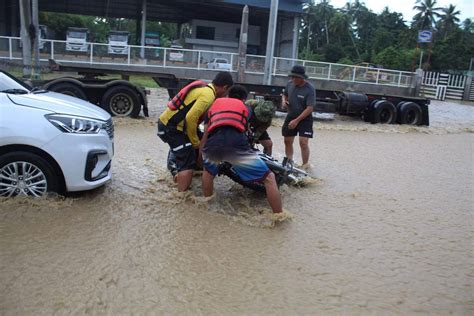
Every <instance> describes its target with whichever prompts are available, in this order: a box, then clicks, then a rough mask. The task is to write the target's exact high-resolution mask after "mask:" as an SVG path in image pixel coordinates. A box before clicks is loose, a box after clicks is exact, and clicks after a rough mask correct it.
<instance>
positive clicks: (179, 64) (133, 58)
mask: <svg viewBox="0 0 474 316" xmlns="http://www.w3.org/2000/svg"><path fill="white" fill-rule="evenodd" d="M41 42H42V43H41V45H40V47H42V49H41V50H40V60H41V61H47V60H48V59H50V58H51V59H54V60H56V61H57V62H68V63H82V64H91V65H94V64H95V65H130V66H142V67H147V68H149V67H157V68H163V67H166V68H180V69H183V68H184V69H197V70H216V69H223V70H224V69H225V70H228V69H230V71H232V72H236V71H237V59H238V54H236V53H228V52H216V51H207V50H191V49H176V48H165V47H149V46H136V45H127V49H126V50H125V52H126V54H112V53H110V52H109V49H108V47H109V45H108V44H102V43H85V44H84V45H86V46H87V49H86V51H85V52H79V51H72V50H68V49H67V47H66V41H58V40H41ZM20 43H21V39H20V38H19V37H9V36H0V59H8V60H21V59H22V49H21V45H20ZM216 58H218V59H225V60H226V61H227V62H228V64H227V65H226V64H224V65H222V63H219V64H217V63H213V62H212V61H213V60H215V59H216ZM220 62H222V60H221V61H220ZM295 64H300V65H303V66H305V68H306V74H307V75H308V77H309V78H310V79H320V80H336V81H346V82H357V83H365V84H375V85H388V86H397V87H410V86H413V85H414V81H415V73H413V72H406V71H398V70H390V69H382V68H371V67H363V66H353V65H344V64H336V63H325V62H318V61H310V60H301V59H291V58H282V57H274V58H273V65H272V74H273V76H287V75H288V72H289V71H290V69H291V67H292V66H293V65H295ZM264 66H265V56H261V55H247V56H246V69H245V72H246V73H249V74H263V73H264ZM216 67H217V68H216Z"/></svg>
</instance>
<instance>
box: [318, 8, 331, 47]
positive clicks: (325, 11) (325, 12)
mask: <svg viewBox="0 0 474 316" xmlns="http://www.w3.org/2000/svg"><path fill="white" fill-rule="evenodd" d="M316 7H318V9H319V14H320V16H321V18H322V20H323V21H324V32H325V33H326V44H329V30H328V20H329V19H330V18H331V15H332V13H333V11H334V9H333V7H332V5H330V4H329V0H321V2H320V3H319V4H318V5H317V6H316Z"/></svg>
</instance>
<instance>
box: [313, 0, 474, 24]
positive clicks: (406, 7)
mask: <svg viewBox="0 0 474 316" xmlns="http://www.w3.org/2000/svg"><path fill="white" fill-rule="evenodd" d="M348 1H349V0H330V1H329V3H330V4H331V5H332V6H334V7H335V8H341V7H343V6H344V5H345V4H346V3H347V2H348ZM361 2H363V3H365V6H366V7H367V8H369V9H370V10H372V12H374V13H380V12H382V10H383V9H384V8H385V7H386V6H388V8H389V9H390V11H392V12H393V11H396V12H399V13H402V14H403V17H404V18H405V21H407V22H411V20H412V18H413V16H414V15H415V14H416V12H415V11H414V10H413V7H414V6H415V2H416V1H415V0H392V1H381V0H361ZM316 3H319V0H316ZM450 4H452V5H454V6H456V9H457V10H459V11H461V15H460V16H459V19H460V20H461V22H462V21H464V20H465V19H467V18H471V19H473V18H474V1H473V0H451V1H450V0H437V1H436V6H437V7H441V8H444V7H448V6H449V5H450Z"/></svg>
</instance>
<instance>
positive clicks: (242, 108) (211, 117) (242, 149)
mask: <svg viewBox="0 0 474 316" xmlns="http://www.w3.org/2000/svg"><path fill="white" fill-rule="evenodd" d="M246 98H247V91H246V90H245V88H244V87H242V86H238V85H236V86H233V87H231V88H230V90H229V97H228V98H220V99H217V100H216V101H215V102H214V103H213V104H212V106H211V108H210V109H209V111H208V113H207V118H206V119H205V122H206V125H205V129H204V136H203V138H202V141H201V146H202V147H201V148H202V153H203V159H204V171H203V174H202V191H203V194H204V196H211V195H212V194H213V191H214V178H215V176H216V175H217V173H218V165H219V163H221V162H228V163H230V164H232V168H233V169H234V170H235V172H236V173H237V174H238V175H239V177H240V178H241V179H242V180H243V181H248V182H261V183H263V184H264V185H265V190H266V193H267V199H268V202H269V204H270V206H271V208H272V210H273V212H274V213H280V212H282V203H281V196H280V192H279V191H278V186H277V183H276V179H275V175H274V174H273V172H271V171H270V169H268V167H267V165H266V164H265V162H263V160H261V159H260V157H259V156H258V155H257V153H256V152H255V151H253V150H252V149H251V148H250V145H249V141H248V138H247V135H246V131H247V128H248V119H249V116H250V111H249V108H248V107H247V106H246V105H245V104H244V103H243V101H245V99H246Z"/></svg>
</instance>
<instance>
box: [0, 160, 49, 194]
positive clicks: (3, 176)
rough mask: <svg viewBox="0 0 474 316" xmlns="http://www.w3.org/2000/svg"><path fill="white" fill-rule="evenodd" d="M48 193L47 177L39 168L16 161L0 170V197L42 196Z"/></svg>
mask: <svg viewBox="0 0 474 316" xmlns="http://www.w3.org/2000/svg"><path fill="white" fill-rule="evenodd" d="M47 191H48V183H47V181H46V176H45V175H44V173H43V172H42V171H41V169H40V168H38V167H37V166H35V165H33V164H31V163H29V162H26V161H15V162H11V163H9V164H8V165H6V166H4V167H3V168H2V169H0V196H2V197H11V196H17V195H26V196H42V195H44V194H46V192H47Z"/></svg>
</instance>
